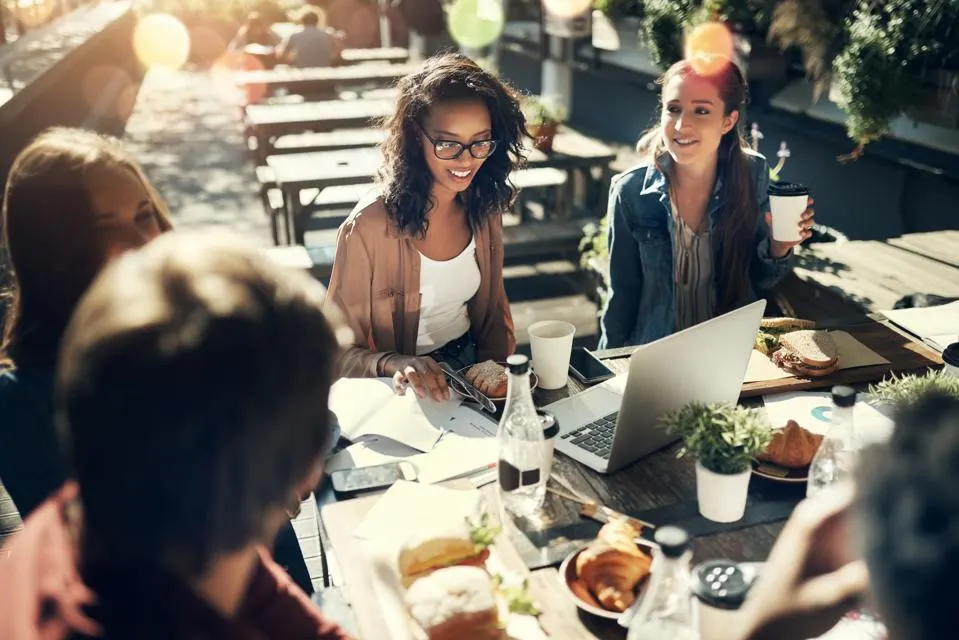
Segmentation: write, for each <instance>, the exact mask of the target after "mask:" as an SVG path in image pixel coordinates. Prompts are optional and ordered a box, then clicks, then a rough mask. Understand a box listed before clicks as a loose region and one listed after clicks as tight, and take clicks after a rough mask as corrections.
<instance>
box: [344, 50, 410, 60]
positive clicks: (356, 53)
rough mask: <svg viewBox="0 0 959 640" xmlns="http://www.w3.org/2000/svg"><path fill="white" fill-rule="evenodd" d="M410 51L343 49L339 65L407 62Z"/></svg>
mask: <svg viewBox="0 0 959 640" xmlns="http://www.w3.org/2000/svg"><path fill="white" fill-rule="evenodd" d="M409 59H410V50H409V49H407V48H405V47H373V48H369V49H343V53H342V54H340V64H363V63H366V62H408V61H409Z"/></svg>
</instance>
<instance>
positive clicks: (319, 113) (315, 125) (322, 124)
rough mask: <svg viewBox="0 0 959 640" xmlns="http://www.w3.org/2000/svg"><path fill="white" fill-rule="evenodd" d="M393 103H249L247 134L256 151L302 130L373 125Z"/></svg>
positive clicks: (341, 101) (351, 101) (392, 106)
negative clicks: (249, 135) (252, 140)
mask: <svg viewBox="0 0 959 640" xmlns="http://www.w3.org/2000/svg"><path fill="white" fill-rule="evenodd" d="M394 107H395V101H394V100H388V99H380V100H363V99H360V100H321V101H317V102H301V103H298V104H252V105H249V106H247V107H246V109H245V110H244V111H245V116H244V117H245V120H246V125H247V128H248V130H249V133H250V134H252V136H253V137H255V138H256V148H257V149H264V150H265V149H268V148H269V145H270V143H271V141H272V139H273V138H275V137H277V136H281V135H284V134H290V133H303V132H304V131H332V130H334V129H349V128H360V127H370V126H375V125H376V124H377V122H378V121H379V120H382V119H384V118H386V117H387V116H389V115H390V114H391V113H392V112H393V108H394Z"/></svg>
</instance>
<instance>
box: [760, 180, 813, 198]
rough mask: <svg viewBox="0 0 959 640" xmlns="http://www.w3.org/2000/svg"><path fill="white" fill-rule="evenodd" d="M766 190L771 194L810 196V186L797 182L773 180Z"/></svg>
mask: <svg viewBox="0 0 959 640" xmlns="http://www.w3.org/2000/svg"><path fill="white" fill-rule="evenodd" d="M766 192H767V193H768V194H769V195H771V196H808V195H809V187H806V186H804V185H801V184H797V183H795V182H771V183H770V184H769V188H768V189H767V190H766Z"/></svg>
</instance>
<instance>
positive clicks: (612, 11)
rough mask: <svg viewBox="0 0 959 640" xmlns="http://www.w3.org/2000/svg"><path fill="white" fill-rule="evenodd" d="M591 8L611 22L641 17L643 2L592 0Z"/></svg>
mask: <svg viewBox="0 0 959 640" xmlns="http://www.w3.org/2000/svg"><path fill="white" fill-rule="evenodd" d="M593 8H594V9H596V10H597V11H600V12H602V13H604V14H605V15H606V16H608V17H609V18H610V19H611V20H618V19H619V18H627V17H636V18H642V17H643V0H593Z"/></svg>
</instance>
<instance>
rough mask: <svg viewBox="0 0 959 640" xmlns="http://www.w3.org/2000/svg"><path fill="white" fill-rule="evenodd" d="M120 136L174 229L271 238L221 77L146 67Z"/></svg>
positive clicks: (234, 105) (236, 114)
mask: <svg viewBox="0 0 959 640" xmlns="http://www.w3.org/2000/svg"><path fill="white" fill-rule="evenodd" d="M125 142H126V145H127V148H128V149H129V150H130V151H131V152H132V153H133V155H134V157H135V158H136V159H137V160H138V161H139V162H140V164H141V166H142V167H143V170H144V171H145V172H146V174H147V176H148V177H149V178H150V180H151V181H152V182H153V184H154V185H155V186H156V188H157V189H158V190H159V191H160V194H161V195H162V196H163V198H164V199H165V200H166V202H167V204H168V205H169V207H170V211H171V212H172V214H173V218H174V223H175V224H176V225H177V228H179V229H196V228H208V227H218V228H224V229H229V230H231V231H233V232H235V233H239V234H241V235H243V236H245V237H247V238H249V239H250V240H251V241H253V242H256V243H257V244H258V245H263V246H269V245H271V244H272V243H271V240H270V231H269V221H268V220H267V217H266V214H265V213H264V211H263V207H262V205H261V204H260V201H259V197H258V194H257V188H256V177H255V175H254V173H253V165H252V163H251V162H250V160H249V158H248V156H247V154H246V150H245V147H244V144H243V135H242V127H241V125H240V109H239V106H237V103H236V102H235V101H234V94H233V91H232V88H231V87H230V86H229V85H228V84H224V83H222V82H219V81H217V79H216V77H215V76H214V75H213V74H211V73H209V72H202V71H196V72H194V71H168V70H156V69H155V70H152V71H150V72H149V73H148V74H147V76H146V78H145V79H144V82H143V86H142V87H141V89H140V94H139V96H138V98H137V104H136V107H135V108H134V111H133V115H132V116H131V118H130V121H129V122H128V123H127V129H126V139H125Z"/></svg>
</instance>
